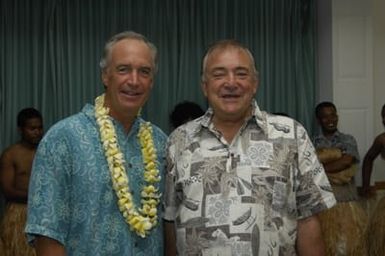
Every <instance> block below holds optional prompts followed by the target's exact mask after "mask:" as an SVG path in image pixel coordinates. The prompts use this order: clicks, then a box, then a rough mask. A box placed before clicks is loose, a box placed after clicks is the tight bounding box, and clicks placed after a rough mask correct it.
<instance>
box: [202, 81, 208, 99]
mask: <svg viewBox="0 0 385 256" xmlns="http://www.w3.org/2000/svg"><path fill="white" fill-rule="evenodd" d="M201 88H202V92H203V94H204V95H205V97H206V98H207V83H206V82H201Z"/></svg>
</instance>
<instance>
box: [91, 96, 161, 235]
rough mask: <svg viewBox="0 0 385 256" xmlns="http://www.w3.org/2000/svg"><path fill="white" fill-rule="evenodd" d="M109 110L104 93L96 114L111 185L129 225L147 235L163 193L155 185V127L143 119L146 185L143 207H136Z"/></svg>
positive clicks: (97, 99) (158, 179)
mask: <svg viewBox="0 0 385 256" xmlns="http://www.w3.org/2000/svg"><path fill="white" fill-rule="evenodd" d="M108 113H109V109H108V108H106V107H104V94H102V95H100V96H99V97H97V98H96V99H95V117H96V122H97V123H98V125H99V131H100V138H101V142H102V144H103V148H104V154H105V156H106V159H107V162H108V167H109V170H110V173H111V179H112V186H113V188H114V190H115V192H116V195H117V197H118V206H119V210H120V211H121V213H122V215H123V217H124V219H125V221H126V223H128V224H129V226H130V228H131V230H133V231H135V232H136V234H137V235H139V236H141V237H143V238H144V237H146V235H147V234H148V233H149V232H150V230H151V229H152V228H153V227H155V226H156V224H157V223H158V215H157V205H158V204H159V199H160V193H159V192H158V189H157V188H156V184H157V183H158V182H159V181H160V175H159V170H158V168H157V164H156V159H157V158H156V149H155V147H154V142H153V139H152V127H151V125H150V123H149V122H144V123H142V124H141V125H140V128H139V133H138V138H139V141H140V144H141V148H142V157H143V162H144V166H145V170H144V180H145V181H146V185H145V186H144V187H143V188H142V191H141V197H142V199H141V203H142V208H140V209H136V207H135V204H134V202H133V197H132V194H131V192H130V187H129V181H128V177H127V174H126V169H125V167H124V162H125V160H124V158H123V153H122V152H121V151H120V149H119V146H118V143H117V136H116V132H115V128H114V125H113V124H112V121H111V118H110V117H109V115H108Z"/></svg>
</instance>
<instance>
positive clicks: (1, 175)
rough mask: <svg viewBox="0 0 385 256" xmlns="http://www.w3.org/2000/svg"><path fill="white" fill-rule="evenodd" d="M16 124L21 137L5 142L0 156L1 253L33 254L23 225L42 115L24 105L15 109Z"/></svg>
mask: <svg viewBox="0 0 385 256" xmlns="http://www.w3.org/2000/svg"><path fill="white" fill-rule="evenodd" d="M17 126H18V130H19V132H20V135H21V140H20V141H19V142H17V143H16V144H13V145H11V146H9V147H8V148H7V149H6V150H5V151H4V152H3V154H2V155H1V159H0V187H1V190H2V192H3V195H4V197H5V199H6V210H5V213H4V217H3V220H2V227H1V240H2V243H3V247H4V248H3V251H4V252H3V254H4V255H5V256H6V255H35V254H34V250H33V248H32V247H30V246H29V245H28V244H27V241H26V239H25V235H24V226H25V222H26V212H27V196H28V184H29V177H30V174H31V168H32V162H33V158H34V156H35V152H36V149H37V145H38V143H39V142H40V140H41V138H42V136H43V119H42V116H41V114H40V112H39V111H37V110H36V109H34V108H26V109H23V110H21V111H20V112H19V114H18V116H17Z"/></svg>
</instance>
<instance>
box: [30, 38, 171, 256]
mask: <svg viewBox="0 0 385 256" xmlns="http://www.w3.org/2000/svg"><path fill="white" fill-rule="evenodd" d="M101 68H102V79H103V83H104V85H105V87H106V91H105V96H104V99H105V101H104V107H108V108H109V112H108V114H107V115H108V116H107V119H108V120H110V121H111V123H112V126H113V127H114V129H115V135H116V141H117V144H118V147H117V149H118V150H120V151H121V153H122V154H121V155H119V156H122V158H123V160H124V162H123V166H124V168H125V170H126V175H127V177H128V186H129V189H128V192H130V194H131V196H132V198H133V202H134V205H135V206H136V208H139V206H141V200H142V199H143V195H141V191H142V189H143V186H144V185H146V184H147V182H146V181H145V180H144V172H145V169H146V168H145V166H144V163H143V161H144V157H143V155H142V149H141V142H142V140H141V137H140V136H138V132H139V130H140V129H141V127H142V125H143V124H144V123H145V121H144V120H143V119H142V118H140V117H138V116H137V113H138V112H139V110H140V108H141V107H142V106H143V105H144V103H145V102H146V100H147V98H148V95H149V93H150V91H151V88H152V83H153V77H154V74H155V72H156V48H155V46H153V44H152V43H150V42H149V41H147V39H146V38H145V37H143V36H142V35H140V34H137V33H135V32H123V33H120V34H117V35H115V36H114V37H112V38H111V39H110V41H109V42H107V44H106V46H105V50H104V55H103V58H102V61H101ZM102 107H103V106H102ZM98 122H99V121H97V119H96V118H95V107H94V106H92V105H88V104H87V105H86V106H85V107H84V108H83V110H82V111H81V112H80V113H78V114H76V115H74V116H71V117H69V118H66V119H64V120H62V121H60V122H59V123H57V124H56V125H54V126H53V127H52V128H51V129H50V130H49V131H48V132H47V134H46V136H45V137H44V138H43V140H42V142H41V144H40V147H39V149H38V152H37V154H36V158H35V162H34V166H33V170H32V177H31V185H30V191H29V198H28V200H29V201H28V207H29V208H28V221H27V226H26V229H25V230H26V233H27V234H28V237H29V240H30V241H31V242H33V244H34V246H35V247H36V251H37V253H38V255H39V254H41V255H46V254H47V255H48V254H49V255H106V256H107V255H108V256H110V255H117V256H118V255H119V256H121V255H146V256H149V255H162V254H163V230H162V225H161V223H157V224H156V223H155V224H154V226H153V227H152V228H151V229H149V230H148V232H146V234H145V238H143V237H142V236H140V235H138V234H137V233H136V232H134V231H132V229H133V228H134V226H133V225H130V224H128V223H127V222H126V221H125V217H124V216H123V214H122V212H120V211H121V210H120V209H119V207H118V194H117V193H115V191H114V188H113V182H112V180H113V178H112V176H111V173H110V172H111V170H109V167H111V166H109V161H110V160H111V159H106V156H105V153H106V152H105V151H107V150H106V149H104V147H103V144H105V141H104V142H103V143H102V141H101V133H102V132H101V125H100V124H99V123H98ZM150 126H151V127H152V141H153V146H151V145H147V146H149V147H152V148H153V149H155V150H156V158H155V160H154V162H155V165H156V166H157V168H158V171H159V175H158V176H163V172H164V147H165V141H166V135H165V134H164V133H163V132H162V131H161V130H160V129H159V128H157V127H156V126H154V125H150ZM114 166H115V165H114ZM114 171H115V170H114ZM161 184H162V182H159V181H158V182H154V183H153V184H152V185H153V186H154V187H156V188H157V189H158V191H159V193H162V191H163V186H161ZM124 202H126V201H124ZM124 202H123V203H122V202H120V201H119V204H123V205H124V206H125V207H130V205H128V204H125V203H124ZM157 209H158V211H157V214H158V215H159V214H160V206H159V204H158V207H157ZM158 220H159V221H161V218H160V217H158ZM136 228H138V229H141V228H142V226H141V227H136ZM147 228H148V227H147Z"/></svg>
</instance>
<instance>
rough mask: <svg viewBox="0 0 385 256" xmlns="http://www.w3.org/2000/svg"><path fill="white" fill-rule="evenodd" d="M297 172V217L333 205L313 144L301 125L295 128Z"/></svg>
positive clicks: (328, 186) (329, 188) (328, 185)
mask: <svg viewBox="0 0 385 256" xmlns="http://www.w3.org/2000/svg"><path fill="white" fill-rule="evenodd" d="M297 147H298V172H297V174H296V175H297V177H296V181H297V186H296V187H295V189H296V200H297V213H298V218H299V219H301V218H306V217H309V216H311V215H314V214H317V213H318V212H321V211H323V210H325V209H328V208H331V207H332V206H334V205H335V203H336V199H335V197H334V195H333V192H332V188H331V186H330V183H329V181H328V178H327V176H326V173H325V170H324V168H323V166H322V164H321V163H320V162H319V160H318V158H317V155H316V153H315V149H314V146H313V144H312V143H311V141H310V138H309V136H308V135H307V133H306V131H305V129H304V128H303V127H302V126H299V127H298V130H297Z"/></svg>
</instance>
